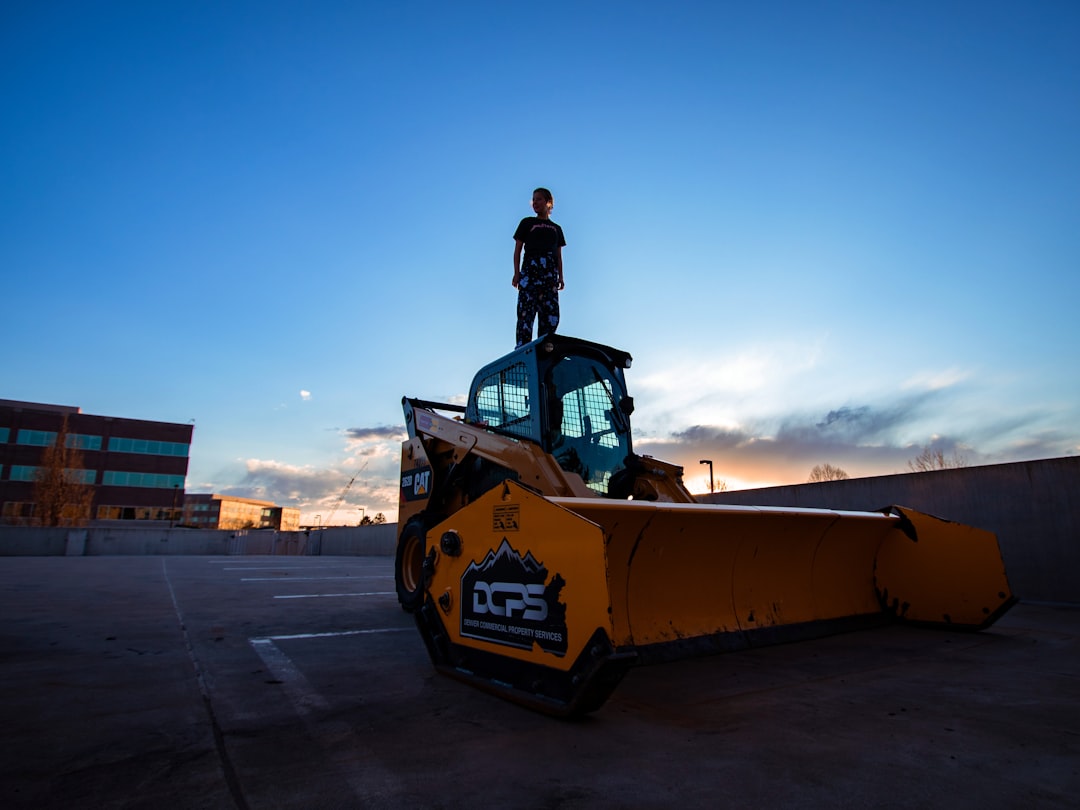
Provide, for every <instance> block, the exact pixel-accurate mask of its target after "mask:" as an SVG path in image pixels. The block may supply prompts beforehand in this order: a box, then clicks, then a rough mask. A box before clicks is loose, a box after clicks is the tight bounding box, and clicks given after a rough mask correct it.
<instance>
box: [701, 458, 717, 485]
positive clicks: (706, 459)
mask: <svg viewBox="0 0 1080 810" xmlns="http://www.w3.org/2000/svg"><path fill="white" fill-rule="evenodd" d="M698 464H708V465H709V492H715V491H716V490H714V489H713V477H712V459H711V458H703V459H702V460H701V461H699V462H698Z"/></svg>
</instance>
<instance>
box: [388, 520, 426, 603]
mask: <svg viewBox="0 0 1080 810" xmlns="http://www.w3.org/2000/svg"><path fill="white" fill-rule="evenodd" d="M426 553H427V531H425V529H424V521H423V520H422V519H421V518H420V517H413V518H410V519H409V521H408V523H406V524H405V528H404V529H402V530H401V536H400V537H399V538H398V544H397V556H396V559H395V562H394V585H395V586H396V587H397V598H398V602H399V603H401V607H402V609H403V610H404V611H405V612H406V613H415V612H416V611H417V610H419V609H420V606H421V605H423V604H424V555H425V554H426Z"/></svg>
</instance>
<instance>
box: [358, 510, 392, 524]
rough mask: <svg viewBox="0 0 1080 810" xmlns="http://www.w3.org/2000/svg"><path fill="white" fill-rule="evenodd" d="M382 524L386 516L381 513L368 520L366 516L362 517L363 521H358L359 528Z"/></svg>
mask: <svg viewBox="0 0 1080 810" xmlns="http://www.w3.org/2000/svg"><path fill="white" fill-rule="evenodd" d="M382 523H386V515H384V514H383V513H382V512H379V513H378V514H376V515H375V517H373V518H369V517H368V516H367V515H364V517H363V519H362V520H361V521H360V525H361V526H378V525H380V524H382Z"/></svg>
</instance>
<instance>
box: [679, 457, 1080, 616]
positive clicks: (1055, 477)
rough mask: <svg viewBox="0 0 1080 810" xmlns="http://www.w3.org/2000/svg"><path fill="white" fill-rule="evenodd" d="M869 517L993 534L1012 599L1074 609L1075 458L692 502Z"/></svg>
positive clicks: (1077, 599) (1078, 554)
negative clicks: (930, 521)
mask: <svg viewBox="0 0 1080 810" xmlns="http://www.w3.org/2000/svg"><path fill="white" fill-rule="evenodd" d="M698 499H699V500H700V501H701V502H703V503H725V504H737V505H742V506H802V507H812V508H817V509H852V510H857V511H869V510H876V509H881V508H884V507H886V506H891V505H897V506H907V507H910V508H912V509H917V510H919V511H920V512H926V513H928V514H931V515H936V516H937V517H941V518H945V519H947V520H952V521H955V522H957V523H966V524H968V525H970V526H976V527H978V528H980V529H987V530H989V531H992V532H994V533H996V534H997V536H998V544H999V545H1000V547H1001V554H1002V556H1003V557H1004V558H1005V570H1006V573H1007V574H1008V576H1009V583H1010V584H1011V585H1012V588H1013V592H1014V593H1015V594H1016V595H1017V596H1019V597H1020V598H1021V599H1025V600H1028V601H1039V602H1072V603H1080V457H1073V456H1070V457H1067V458H1054V459H1046V460H1043V461H1025V462H1019V463H1014V464H993V465H987V466H983V467H962V468H959V469H952V470H936V471H934V472H923V473H903V474H899V475H882V476H875V477H873V478H851V479H848V480H845V481H827V482H823V483H820V484H795V485H791V486H783V487H769V488H766V489H748V490H740V491H737V492H717V493H713V494H711V495H702V496H699V498H698Z"/></svg>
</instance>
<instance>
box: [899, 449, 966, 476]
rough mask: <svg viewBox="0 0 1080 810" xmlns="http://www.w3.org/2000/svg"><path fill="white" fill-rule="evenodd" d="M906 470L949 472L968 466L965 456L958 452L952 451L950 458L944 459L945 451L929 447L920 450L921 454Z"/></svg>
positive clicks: (910, 462)
mask: <svg viewBox="0 0 1080 810" xmlns="http://www.w3.org/2000/svg"><path fill="white" fill-rule="evenodd" d="M907 465H908V469H909V470H911V471H912V472H930V471H931V470H951V469H956V468H959V467H966V466H968V460H967V457H966V456H962V455H961V454H960V451H959V450H956V449H954V450H953V453H952V456H950V457H946V455H945V451H944V450H942V449H940V448H934V447H930V446H929V445H928V446H926V447H924V448H923V449H922V452H921V453H919V455H917V456H915V458H913V459H911V460H910V461H909V462H908V463H907Z"/></svg>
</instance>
